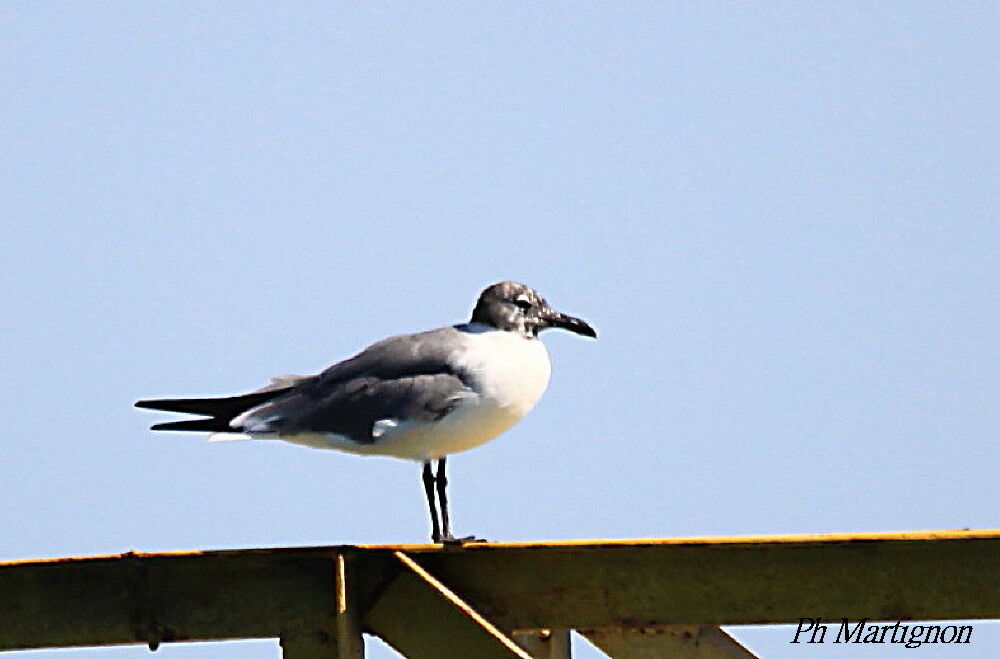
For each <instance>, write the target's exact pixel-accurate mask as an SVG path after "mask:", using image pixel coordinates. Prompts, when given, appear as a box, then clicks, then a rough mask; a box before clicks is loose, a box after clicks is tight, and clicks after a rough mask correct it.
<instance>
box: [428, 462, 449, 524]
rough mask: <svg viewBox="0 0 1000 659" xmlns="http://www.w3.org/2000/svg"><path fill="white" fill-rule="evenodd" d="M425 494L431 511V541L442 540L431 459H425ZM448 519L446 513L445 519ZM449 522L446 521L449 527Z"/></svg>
mask: <svg viewBox="0 0 1000 659" xmlns="http://www.w3.org/2000/svg"><path fill="white" fill-rule="evenodd" d="M423 480H424V494H426V495H427V507H428V509H430V511H431V542H441V540H442V537H441V526H440V525H439V524H438V512H437V505H436V504H435V501H434V473H433V472H432V471H431V461H430V460H424V473H423ZM447 519H448V516H447V513H445V520H447ZM447 524H448V522H447V521H446V522H445V525H446V526H445V528H447Z"/></svg>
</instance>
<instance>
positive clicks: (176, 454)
mask: <svg viewBox="0 0 1000 659" xmlns="http://www.w3.org/2000/svg"><path fill="white" fill-rule="evenodd" d="M998 18H1000V12H998V11H997V9H996V7H995V6H992V5H990V4H989V3H984V4H974V3H949V4H947V5H946V4H942V3H930V2H906V3H902V2H883V3H870V4H868V5H857V4H853V5H843V6H829V5H827V4H823V3H777V2H768V3H739V4H737V3H728V4H727V3H697V4H695V3H630V4H628V5H625V4H623V3H601V4H597V3H586V4H584V3H555V2H554V3H545V4H544V5H543V6H536V5H529V4H513V3H472V4H470V3H433V4H421V3H410V4H405V5H400V4H398V3H365V4H363V5H362V4H360V3H309V2H301V3H284V4H278V3H245V2H244V3H212V5H211V6H201V5H198V4H194V3H192V4H189V5H177V4H173V5H169V6H168V5H162V6H154V5H152V3H124V2H107V3H100V4H97V5H95V4H94V3H88V4H83V3H55V2H50V3H37V2H7V3H4V5H3V7H2V8H0V20H2V22H3V24H4V26H5V27H4V35H3V37H2V38H0V77H2V80H3V88H4V90H5V93H4V94H3V95H2V97H0V198H2V199H3V203H2V204H0V220H2V224H3V227H4V228H3V240H2V241H0V299H2V301H3V308H4V314H3V315H2V318H0V341H2V349H0V369H2V372H3V373H4V375H5V382H6V384H5V385H4V386H3V387H2V388H0V410H2V411H3V414H4V417H5V421H6V432H5V440H4V459H3V460H2V461H0V528H2V529H4V533H3V539H2V541H0V558H4V559H6V558H10V559H13V558H30V557H39V556H63V555H85V554H92V553H108V552H120V551H126V550H130V549H136V550H143V551H157V550H175V549H176V550H181V549H202V548H224V547H246V546H268V545H299V544H336V543H352V542H365V543H372V542H401V541H406V542H410V541H419V540H421V539H423V538H424V537H425V536H426V533H427V529H426V520H425V513H424V507H423V506H424V504H423V500H422V494H421V490H420V486H419V481H418V468H417V467H416V466H415V465H413V464H409V463H405V462H400V461H392V460H389V459H374V458H357V457H352V456H346V455H341V454H336V453H328V452H318V451H313V450H309V449H305V448H301V447H295V446H289V445H278V444H273V443H226V444H211V445H210V444H207V443H204V442H203V441H201V439H200V438H199V437H198V436H186V435H171V436H159V435H156V436H154V435H153V434H151V433H149V432H147V430H146V427H147V425H148V424H149V423H150V422H151V421H153V420H154V419H155V418H157V417H155V416H153V415H150V414H148V413H143V412H140V411H137V410H134V409H132V407H131V404H132V402H133V401H134V400H136V399H138V398H142V397H155V396H171V395H213V394H226V393H235V392H239V391H243V390H247V389H250V388H254V387H257V386H260V385H262V384H263V383H265V382H266V380H267V378H268V377H269V376H271V375H276V374H282V373H300V372H301V373H308V372H314V371H317V370H320V369H321V368H323V367H324V366H326V365H327V364H329V363H331V362H333V361H335V360H338V359H341V358H343V357H346V356H349V355H350V354H352V353H353V352H354V351H356V350H358V349H359V348H361V347H363V346H364V345H366V344H367V343H369V342H371V341H373V340H375V339H378V338H380V337H382V336H385V335H388V334H393V333H399V332H406V331H416V330H420V329H426V328H430V327H436V326H440V325H445V324H449V323H452V322H457V321H461V320H464V319H465V318H466V317H467V315H468V313H469V311H470V309H471V306H472V304H473V302H474V299H475V296H476V295H477V294H478V292H479V290H480V289H481V288H482V287H483V286H485V285H486V284H489V283H491V282H493V281H496V280H499V279H508V278H510V279H518V280H522V281H525V282H526V283H529V284H531V285H533V286H535V287H536V288H538V289H539V290H540V291H541V292H542V293H543V294H544V295H545V296H547V297H548V299H549V300H550V301H551V302H552V303H553V304H554V305H555V306H556V307H557V308H561V309H563V310H565V311H567V312H569V313H573V314H575V315H579V316H582V317H583V318H586V319H587V320H589V321H590V322H592V324H594V325H595V326H596V327H597V328H598V330H599V331H600V333H601V336H600V339H599V340H598V341H596V342H591V341H587V340H582V339H580V338H579V337H576V336H572V335H569V334H565V333H563V334H555V333H553V335H551V336H547V337H546V341H547V343H548V346H549V350H550V353H551V355H552V358H553V362H554V373H553V378H552V383H551V385H550V388H549V391H548V393H547V394H546V396H545V397H544V398H543V400H542V402H541V403H540V405H539V406H538V408H537V409H536V410H535V411H534V412H532V413H531V414H530V415H529V416H528V417H527V418H526V419H525V420H524V421H522V422H521V424H519V425H518V426H516V427H515V428H514V429H512V430H510V431H509V432H507V433H506V434H505V435H503V436H502V437H501V438H499V439H498V440H496V441H495V442H492V443H490V444H488V445H486V446H484V447H482V448H479V449H476V450H474V451H471V452H469V453H465V454H460V455H457V456H455V457H454V458H453V459H452V460H451V461H450V476H451V483H452V484H451V489H452V498H453V505H454V521H455V524H456V526H457V529H456V530H457V531H459V532H462V533H477V534H480V535H484V536H486V537H489V538H491V539H497V540H527V539H531V540H536V539H557V538H606V537H660V536H683V535H710V534H727V535H728V534H744V533H753V534H759V533H792V532H825V531H837V532H847V531H888V530H905V529H940V528H961V527H973V528H989V527H996V526H998V522H997V520H998V517H1000V504H998V503H997V498H996V480H997V476H996V465H997V458H998V449H997V443H996V437H997V430H996V429H997V427H998V425H1000V412H998V406H997V401H996V392H997V385H998V381H997V380H998V379H997V356H998V348H1000V346H998V342H1000V341H998V335H997V331H996V326H997V321H998V309H997V300H998V299H1000V298H998V292H1000V291H998V276H997V275H998V260H997V244H998V243H997V239H998V237H1000V236H998V234H1000V229H998V223H997V221H996V216H997V207H998V204H997V202H998V195H997V190H998V189H1000V188H998V183H1000V181H998V171H1000V168H998V161H997V153H998V146H1000V145H998V141H1000V138H998V135H1000V125H998V124H1000V121H998V117H1000V107H998V105H1000V103H998V99H1000V96H998V89H997V80H998V79H1000V71H998V68H1000V66H998V62H1000V57H998V55H1000V53H998V47H997V34H998V31H997V28H998ZM803 615H808V612H804V613H803ZM735 633H736V634H737V636H739V637H740V638H741V639H744V640H745V641H746V642H747V643H748V644H750V645H751V647H753V648H755V649H757V650H759V651H760V652H761V653H763V654H764V655H765V656H768V657H792V656H801V655H799V654H798V653H797V652H792V651H790V650H789V646H788V645H787V642H788V640H789V639H790V637H791V632H790V630H789V629H788V628H779V629H777V630H736V631H735ZM976 633H977V638H976V641H975V643H974V645H973V646H970V647H966V648H962V649H961V651H959V650H954V652H955V654H954V655H949V656H962V657H973V656H976V657H978V656H982V657H986V656H992V655H993V651H991V648H995V647H996V646H997V645H998V644H1000V631H998V630H996V629H993V628H991V626H990V625H986V624H980V625H978V626H977V631H976ZM275 647H276V646H275V644H273V643H270V642H264V641H262V642H254V643H243V644H236V645H233V644H227V645H217V646H205V645H202V646H196V647H193V648H192V647H181V646H176V647H173V646H166V647H164V648H162V649H161V650H160V651H159V652H160V653H161V654H162V655H164V656H166V657H196V656H197V657H202V656H204V657H219V658H224V657H251V658H254V657H272V656H274V655H275V652H276V650H275ZM839 650H840V648H837V647H836V646H833V647H830V646H827V647H824V648H816V649H815V650H810V653H809V656H810V657H825V656H834V655H836V656H840V655H838V654H837V652H838V651H839ZM144 653H145V650H144V649H139V648H131V649H103V650H80V649H74V650H69V651H60V652H56V653H53V654H54V655H58V656H74V657H77V656H78V657H107V658H109V659H110V658H115V659H117V658H118V657H123V658H124V657H138V656H140V655H141V654H144ZM370 654H371V656H373V657H387V656H391V654H389V652H388V651H387V650H385V649H384V648H382V647H380V646H378V645H377V644H373V645H372V647H371V650H370ZM579 654H580V656H584V657H589V656H592V654H588V650H587V649H586V648H585V647H582V648H581V650H580V653H579ZM876 655H877V656H878V657H885V656H895V655H894V654H893V652H892V651H891V650H887V649H886V648H878V649H877V651H873V652H871V653H870V656H873V657H874V656H876ZM11 656H12V657H15V656H21V655H20V654H18V653H14V654H12V655H11ZM25 656H35V655H27V654H26V655H25ZM37 656H47V653H38V655H37ZM852 656H869V655H868V654H863V653H857V654H854V655H852Z"/></svg>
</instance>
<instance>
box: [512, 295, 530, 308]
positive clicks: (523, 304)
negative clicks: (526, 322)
mask: <svg viewBox="0 0 1000 659" xmlns="http://www.w3.org/2000/svg"><path fill="white" fill-rule="evenodd" d="M514 304H515V305H516V306H517V308H518V309H520V310H521V311H527V310H528V309H530V308H531V300H529V299H528V298H526V297H519V298H517V299H516V300H514Z"/></svg>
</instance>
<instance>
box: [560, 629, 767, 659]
mask: <svg viewBox="0 0 1000 659" xmlns="http://www.w3.org/2000/svg"><path fill="white" fill-rule="evenodd" d="M577 631H578V632H579V633H580V634H581V635H582V636H584V637H585V638H586V639H587V640H588V641H590V642H591V643H593V644H594V645H596V646H597V647H598V648H599V649H600V650H601V651H602V652H604V653H605V654H607V655H608V656H609V657H614V659H660V657H671V658H673V659H756V657H757V655H755V654H754V653H752V652H750V650H747V649H746V648H745V647H743V646H742V645H740V643H739V641H737V640H736V639H735V638H733V637H732V636H730V635H729V634H727V633H726V632H725V631H723V630H722V629H720V628H719V627H714V626H709V625H702V626H699V625H666V626H662V627H649V628H628V627H622V628H613V629H583V630H577Z"/></svg>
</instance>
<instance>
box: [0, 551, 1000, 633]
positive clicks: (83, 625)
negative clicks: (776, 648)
mask: <svg viewBox="0 0 1000 659" xmlns="http://www.w3.org/2000/svg"><path fill="white" fill-rule="evenodd" d="M395 552H403V553H404V554H405V555H406V556H408V557H410V558H412V559H413V561H415V562H416V564H417V565H418V567H420V568H421V569H422V570H424V571H425V572H426V573H427V574H428V575H430V576H431V577H432V578H433V580H435V581H437V582H439V583H440V584H442V585H443V586H444V587H445V588H446V589H448V590H449V591H451V592H452V593H454V594H455V595H456V596H457V597H459V598H460V599H461V600H462V601H463V602H465V603H466V604H467V605H468V606H469V607H470V608H471V609H473V610H474V611H475V612H477V613H478V614H480V615H482V616H483V617H485V618H486V619H487V620H489V622H490V623H491V624H492V625H494V626H495V627H496V628H498V629H503V630H513V629H551V628H555V629H607V628H621V629H637V628H645V629H650V628H655V627H662V626H666V625H678V624H684V625H739V624H766V623H790V622H797V620H798V618H799V617H800V616H802V615H809V616H811V617H816V616H822V617H824V618H829V619H839V618H841V617H849V618H863V617H867V618H870V619H872V620H878V619H883V620H897V619H899V620H907V619H963V618H969V619H971V618H1000V531H935V532H921V533H880V534H838V535H805V536H802V535H800V536H763V537H736V538H679V539H664V540H601V541H586V542H571V541H559V542H551V543H482V544H473V545H467V546H464V547H442V546H440V545H403V546H400V545H395V546H347V547H316V548H295V549H259V550H236V551H220V552H191V553H170V554H137V553H130V554H124V555H115V556H103V557H92V558H82V559H56V560H38V561H16V562H11V563H0V649H21V648H35V647H65V646H79V645H109V644H125V643H142V644H153V645H155V644H156V643H158V642H164V643H165V642H170V641H180V640H224V639H233V638H283V639H287V640H288V644H289V645H292V644H295V643H299V645H301V646H302V647H305V646H307V645H309V644H310V643H313V644H314V645H315V644H316V643H319V644H320V645H322V644H324V643H327V644H329V643H332V644H334V645H336V643H337V641H336V639H337V638H338V637H339V636H341V635H345V637H350V638H353V639H355V640H356V639H357V635H356V630H357V620H356V619H355V620H354V621H352V620H351V618H350V616H347V610H346V609H344V608H343V607H344V606H348V605H349V606H352V607H356V611H357V615H358V616H364V615H366V614H369V613H370V609H371V607H372V606H373V605H374V604H375V603H376V602H378V601H379V598H380V596H382V594H383V593H389V592H390V591H389V590H387V587H389V585H390V584H392V583H394V579H395V578H396V576H397V575H398V574H399V573H400V571H401V569H402V567H403V566H402V564H401V562H400V560H399V559H398V557H397V556H396V555H395ZM338 555H342V556H343V557H344V563H343V566H344V570H345V572H344V574H345V575H346V576H345V577H344V579H342V580H340V581H338V576H337V575H338V569H340V568H338V563H337V561H336V557H337V556H338ZM408 574H410V575H411V576H412V575H413V574H414V572H413V570H409V572H408ZM338 588H345V589H346V590H344V591H343V593H342V595H338V593H340V592H341V591H340V590H338ZM338 597H340V599H339V600H338ZM352 625H353V626H352ZM317 634H319V635H317ZM322 634H327V635H329V638H330V639H332V640H329V641H328V640H327V638H326V636H323V635H322ZM303 639H305V640H303ZM309 639H312V640H311V641H310V640H309Z"/></svg>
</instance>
